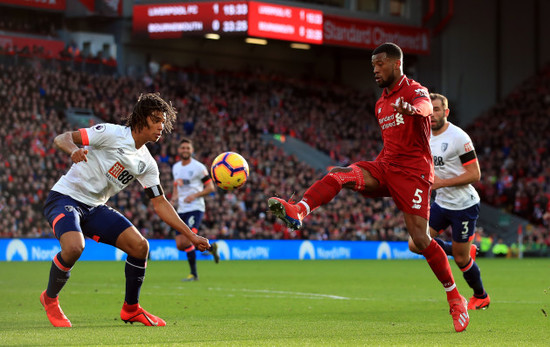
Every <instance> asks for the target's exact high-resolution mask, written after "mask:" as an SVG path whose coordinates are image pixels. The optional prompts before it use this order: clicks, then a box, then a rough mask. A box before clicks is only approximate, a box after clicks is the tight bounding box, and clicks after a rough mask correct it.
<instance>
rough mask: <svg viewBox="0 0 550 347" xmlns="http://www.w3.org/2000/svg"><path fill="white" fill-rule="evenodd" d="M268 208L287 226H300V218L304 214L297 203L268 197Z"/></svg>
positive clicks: (301, 218)
mask: <svg viewBox="0 0 550 347" xmlns="http://www.w3.org/2000/svg"><path fill="white" fill-rule="evenodd" d="M267 205H268V206H269V210H270V211H271V212H273V214H274V215H275V216H276V217H277V218H279V219H281V220H282V221H283V222H284V223H285V224H286V226H287V227H289V228H291V229H294V230H298V229H300V228H301V227H302V220H303V219H304V215H303V214H302V213H300V208H299V207H298V205H294V204H291V203H288V202H286V201H285V200H283V199H280V198H269V199H268V200H267Z"/></svg>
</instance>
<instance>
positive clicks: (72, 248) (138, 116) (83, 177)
mask: <svg viewBox="0 0 550 347" xmlns="http://www.w3.org/2000/svg"><path fill="white" fill-rule="evenodd" d="M175 120H176V110H175V109H174V108H173V107H172V105H171V104H169V103H167V102H166V101H164V100H163V99H162V98H161V97H160V95H159V94H158V93H150V94H142V95H141V96H140V97H139V99H138V101H137V103H136V104H135V106H134V108H133V111H132V113H131V114H129V115H128V116H127V117H126V118H125V121H126V124H125V125H114V124H98V125H95V126H92V127H90V128H85V129H79V130H77V131H68V132H65V133H63V134H61V135H58V136H57V137H56V138H55V140H54V144H55V146H56V147H57V148H59V149H60V150H61V151H63V152H65V153H67V154H68V155H69V156H70V158H71V160H72V162H73V164H72V166H71V168H70V170H69V171H68V172H67V173H66V174H65V175H64V176H62V177H61V178H60V179H59V181H57V183H56V184H55V185H54V186H53V188H52V190H51V192H50V194H49V195H48V198H47V199H46V202H45V204H44V215H45V216H46V218H47V219H48V221H49V223H50V225H51V226H52V229H53V233H54V235H55V237H56V238H57V239H58V240H59V243H60V245H61V251H60V252H59V253H58V254H56V255H55V257H54V259H53V262H52V265H51V269H50V277H49V282H48V287H47V289H46V290H45V291H44V292H42V294H41V295H40V302H41V303H42V305H43V306H44V308H45V310H46V314H47V316H48V319H49V320H50V323H51V324H52V325H53V326H55V327H70V326H71V322H70V321H69V319H68V318H67V317H66V316H65V314H64V313H63V311H62V310H61V308H60V307H59V299H58V295H59V292H60V291H61V289H62V288H63V286H64V285H65V283H66V282H67V280H68V279H69V276H70V271H71V268H72V267H73V265H74V264H75V263H76V261H77V260H78V259H79V258H80V255H81V254H82V252H83V251H84V246H85V242H84V236H87V237H89V238H91V239H93V240H95V241H97V242H102V243H106V244H109V245H112V246H115V247H117V248H118V249H120V250H122V251H124V252H126V253H127V254H128V257H127V259H126V265H125V271H124V272H125V275H126V295H125V299H124V304H123V305H122V310H121V312H120V317H121V319H122V320H123V321H124V322H126V323H128V322H130V323H133V322H139V323H142V324H144V325H146V326H165V325H166V322H165V321H164V320H163V319H161V318H159V317H157V316H155V315H152V314H150V313H149V312H147V311H145V310H144V309H143V308H142V307H141V306H140V304H139V302H138V301H139V294H140V289H141V285H142V283H143V279H144V277H145V268H146V267H147V255H148V253H149V243H148V242H147V240H146V239H145V238H144V237H143V236H142V235H141V234H140V232H139V231H138V230H137V228H136V227H135V226H134V225H132V223H131V222H130V221H129V220H128V219H126V217H125V216H123V215H122V214H121V213H119V212H118V211H115V210H114V209H112V208H111V207H108V206H107V205H105V203H106V202H107V200H109V198H110V197H111V196H113V195H115V194H116V193H118V192H119V191H121V190H122V189H124V188H126V187H127V186H128V185H129V184H131V183H132V182H133V181H134V179H137V180H138V181H139V183H140V184H141V185H142V186H143V188H144V189H145V193H146V195H147V196H148V197H149V198H150V199H151V202H152V204H153V207H154V209H155V212H156V213H157V214H158V215H159V217H160V218H161V219H162V220H163V221H164V222H166V223H167V224H168V225H170V226H171V227H172V228H174V229H176V230H177V231H179V232H180V233H182V234H184V235H186V237H187V238H189V240H190V241H191V242H192V243H193V244H194V245H195V247H197V248H198V249H199V250H201V251H204V250H209V249H210V248H211V247H210V244H209V242H208V240H207V239H206V238H204V237H201V236H198V235H196V234H195V233H193V232H192V231H191V229H189V227H188V226H187V225H186V224H185V223H184V222H183V221H182V220H181V219H180V218H179V216H178V214H177V213H176V211H175V210H174V208H173V207H172V205H171V204H170V202H169V201H168V200H167V199H166V198H165V196H164V192H163V189H162V186H161V184H160V178H159V169H158V166H157V163H156V162H155V160H154V159H153V157H152V156H151V154H150V153H149V150H148V149H147V147H146V146H145V144H146V143H147V142H156V141H158V140H159V139H160V137H161V136H162V134H163V133H164V132H165V131H166V132H171V131H172V127H173V124H174V122H175Z"/></svg>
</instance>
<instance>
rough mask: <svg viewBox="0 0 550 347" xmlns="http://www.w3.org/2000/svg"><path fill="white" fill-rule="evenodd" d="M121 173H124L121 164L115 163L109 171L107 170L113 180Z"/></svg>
mask: <svg viewBox="0 0 550 347" xmlns="http://www.w3.org/2000/svg"><path fill="white" fill-rule="evenodd" d="M122 171H124V166H122V164H121V163H119V162H118V161H117V162H116V163H115V165H113V167H111V169H110V170H109V174H110V175H111V176H113V177H114V178H118V176H120V174H121V173H122Z"/></svg>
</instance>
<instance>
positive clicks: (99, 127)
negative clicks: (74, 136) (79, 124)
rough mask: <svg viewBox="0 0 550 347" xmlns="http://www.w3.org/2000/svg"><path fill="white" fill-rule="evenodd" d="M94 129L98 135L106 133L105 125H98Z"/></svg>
mask: <svg viewBox="0 0 550 347" xmlns="http://www.w3.org/2000/svg"><path fill="white" fill-rule="evenodd" d="M92 129H94V131H95V132H96V133H102V132H104V131H105V124H98V125H96V126H94V127H93V128H92Z"/></svg>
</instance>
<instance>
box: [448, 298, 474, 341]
mask: <svg viewBox="0 0 550 347" xmlns="http://www.w3.org/2000/svg"><path fill="white" fill-rule="evenodd" d="M449 306H450V311H449V313H450V314H451V316H452V317H453V324H454V326H455V331H456V332H457V333H459V332H461V331H464V330H466V327H467V326H468V324H469V323H470V316H469V315H468V302H467V301H466V298H464V297H463V296H460V298H459V299H452V300H449Z"/></svg>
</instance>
